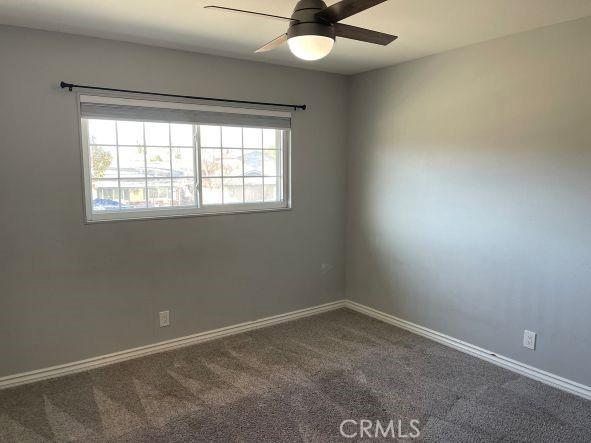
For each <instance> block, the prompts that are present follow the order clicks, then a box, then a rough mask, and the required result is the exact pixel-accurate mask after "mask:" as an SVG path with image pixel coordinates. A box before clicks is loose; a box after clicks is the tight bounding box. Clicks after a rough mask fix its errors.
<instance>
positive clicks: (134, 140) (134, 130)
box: [117, 121, 144, 146]
mask: <svg viewBox="0 0 591 443" xmlns="http://www.w3.org/2000/svg"><path fill="white" fill-rule="evenodd" d="M117 137H118V139H117V141H118V142H119V145H131V146H143V145H144V124H143V123H142V122H125V121H123V122H117Z"/></svg>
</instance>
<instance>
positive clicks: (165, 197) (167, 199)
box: [148, 179, 172, 208]
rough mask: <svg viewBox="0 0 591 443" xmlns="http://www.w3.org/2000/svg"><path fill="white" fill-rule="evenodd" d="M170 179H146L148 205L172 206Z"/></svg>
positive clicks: (151, 206)
mask: <svg viewBox="0 0 591 443" xmlns="http://www.w3.org/2000/svg"><path fill="white" fill-rule="evenodd" d="M171 184H172V183H171V181H170V179H148V206H149V207H150V208H165V207H168V206H172V202H171V194H172V188H171Z"/></svg>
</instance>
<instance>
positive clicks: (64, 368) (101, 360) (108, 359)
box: [0, 300, 345, 389]
mask: <svg viewBox="0 0 591 443" xmlns="http://www.w3.org/2000/svg"><path fill="white" fill-rule="evenodd" d="M344 306H345V301H344V300H339V301H336V302H332V303H326V304H324V305H320V306H314V307H311V308H305V309H299V310H297V311H292V312H288V313H286V314H279V315H273V316H271V317H266V318H261V319H259V320H253V321H248V322H245V323H240V324H237V325H232V326H227V327H225V328H220V329H215V330H213V331H206V332H201V333H198V334H192V335H187V336H185V337H180V338H174V339H172V340H166V341H162V342H160V343H155V344H152V345H147V346H141V347H139V348H133V349H127V350H125V351H120V352H114V353H113V354H108V355H101V356H99V357H92V358H88V359H85V360H80V361H76V362H72V363H66V364H63V365H58V366H52V367H50V368H44V369H38V370H35V371H29V372H22V373H20V374H14V375H8V376H6V377H1V378H0V389H4V388H8V387H14V386H18V385H23V384H26V383H32V382H35V381H39V380H46V379H49V378H55V377H61V376H63V375H68V374H73V373H76V372H81V371H87V370H89V369H94V368H98V367H100V366H106V365H110V364H113V363H117V362H121V361H124V360H131V359H133V358H138V357H143V356H146V355H150V354H156V353H158V352H163V351H169V350H172V349H177V348H181V347H184V346H189V345H194V344H197V343H202V342H205V341H210V340H215V339H218V338H222V337H227V336H229V335H235V334H239V333H241V332H246V331H252V330H254V329H259V328H264V327H266V326H272V325H276V324H278V323H283V322H286V321H290V320H295V319H298V318H303V317H308V316H311V315H316V314H320V313H322V312H327V311H332V310H334V309H339V308H342V307H344Z"/></svg>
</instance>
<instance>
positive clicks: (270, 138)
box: [263, 129, 279, 149]
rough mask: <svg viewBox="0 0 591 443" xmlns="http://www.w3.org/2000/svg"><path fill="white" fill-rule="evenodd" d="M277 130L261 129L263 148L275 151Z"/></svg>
mask: <svg viewBox="0 0 591 443" xmlns="http://www.w3.org/2000/svg"><path fill="white" fill-rule="evenodd" d="M278 132H279V130H277V129H263V148H264V149H277V133H278Z"/></svg>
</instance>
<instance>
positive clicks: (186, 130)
mask: <svg viewBox="0 0 591 443" xmlns="http://www.w3.org/2000/svg"><path fill="white" fill-rule="evenodd" d="M170 138H171V141H172V146H193V125H183V124H177V123H172V124H171V125H170Z"/></svg>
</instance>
